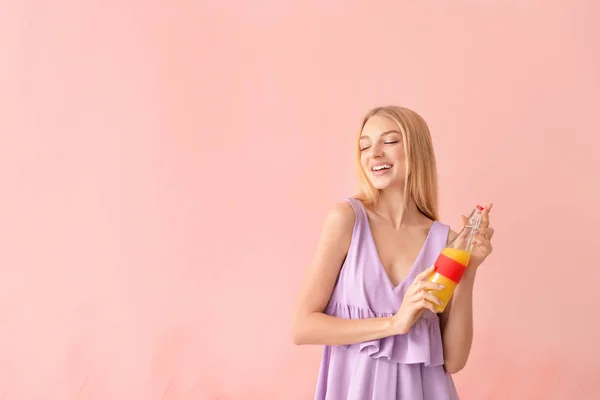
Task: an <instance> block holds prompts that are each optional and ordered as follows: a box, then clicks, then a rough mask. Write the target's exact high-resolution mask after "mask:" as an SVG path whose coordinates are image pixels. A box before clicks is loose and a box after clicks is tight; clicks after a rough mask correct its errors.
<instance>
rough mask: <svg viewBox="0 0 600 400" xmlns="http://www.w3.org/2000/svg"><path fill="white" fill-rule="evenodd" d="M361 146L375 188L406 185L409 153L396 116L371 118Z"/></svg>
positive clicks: (365, 167)
mask: <svg viewBox="0 0 600 400" xmlns="http://www.w3.org/2000/svg"><path fill="white" fill-rule="evenodd" d="M359 146H360V147H359V148H360V163H361V165H362V168H363V169H364V171H365V174H366V175H367V177H368V178H369V181H370V182H371V184H372V185H373V187H375V188H376V189H379V190H383V189H386V188H388V187H393V186H396V187H404V180H405V172H406V165H405V163H406V153H405V149H404V143H403V140H402V133H401V132H400V129H399V127H398V125H396V123H395V122H394V121H393V120H392V119H390V118H388V117H386V116H383V115H374V116H372V117H371V118H369V119H368V120H367V122H366V123H365V125H364V127H363V129H362V132H361V135H360V139H359Z"/></svg>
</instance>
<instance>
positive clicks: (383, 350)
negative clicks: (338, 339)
mask: <svg viewBox="0 0 600 400" xmlns="http://www.w3.org/2000/svg"><path fill="white" fill-rule="evenodd" d="M325 313H326V314H328V315H331V316H334V317H338V318H343V319H364V318H375V317H391V316H392V315H393V314H391V313H376V312H373V311H372V310H370V309H365V308H360V307H355V306H351V305H347V304H341V303H337V302H330V303H329V305H328V306H327V309H326V310H325ZM426 313H429V314H431V317H425V315H426V314H424V315H423V316H421V318H419V319H418V320H417V322H415V323H414V325H413V326H412V327H411V329H410V330H409V331H408V332H407V333H405V334H401V335H394V336H388V337H385V338H382V339H376V340H370V341H367V342H361V343H355V344H348V345H340V346H341V347H343V348H345V349H347V350H354V351H358V352H360V353H363V354H366V355H368V356H369V357H371V358H383V359H386V360H387V361H391V362H395V363H399V364H417V363H423V364H424V365H425V366H426V367H429V366H439V365H443V364H444V357H443V350H442V349H443V347H442V339H441V335H440V321H439V318H438V317H437V316H436V315H434V314H433V313H431V312H427V311H426Z"/></svg>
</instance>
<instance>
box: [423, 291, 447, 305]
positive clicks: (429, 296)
mask: <svg viewBox="0 0 600 400" xmlns="http://www.w3.org/2000/svg"><path fill="white" fill-rule="evenodd" d="M424 300H427V301H429V302H431V303H433V304H437V305H438V306H441V305H442V304H444V302H443V301H442V300H440V298H439V297H437V296H436V295H435V294H433V293H430V292H425V297H424Z"/></svg>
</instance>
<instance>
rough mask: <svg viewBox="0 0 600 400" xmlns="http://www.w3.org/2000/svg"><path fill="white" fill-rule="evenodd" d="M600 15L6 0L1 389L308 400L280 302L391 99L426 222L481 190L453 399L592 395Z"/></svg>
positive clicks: (511, 5)
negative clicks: (431, 167) (489, 245)
mask: <svg viewBox="0 0 600 400" xmlns="http://www.w3.org/2000/svg"><path fill="white" fill-rule="evenodd" d="M367 3H371V4H372V5H371V6H368V5H367ZM599 17H600V3H598V2H597V1H593V0H589V1H548V0H544V1H542V0H539V1H525V0H522V1H517V0H512V1H499V0H498V1H492V0H481V1H475V0H470V1H468V0H462V1H452V2H450V1H419V2H417V1H380V2H358V1H354V2H349V1H342V0H333V1H327V2H323V1H296V2H292V1H281V0H271V1H266V0H262V1H247V2H238V3H230V2H222V1H217V0H205V1H192V0H188V1H183V0H182V1H171V2H158V1H147V0H145V1H141V0H138V1H136V0H120V1H103V2H100V1H75V0H71V1H69V0H62V1H55V2H49V1H33V0H5V1H2V2H1V3H0V49H1V52H2V61H1V63H0V88H1V89H0V113H1V114H0V184H1V185H0V188H1V189H0V190H1V195H0V210H1V212H2V215H1V217H2V218H1V221H2V223H1V228H0V235H1V237H0V239H1V249H2V251H1V255H2V256H1V257H2V258H1V264H0V265H1V272H2V275H1V277H0V399H18V400H29V399H40V400H42V399H43V400H48V399H57V400H58V399H61V400H62V399H111V400H112V399H144V400H146V399H147V400H151V399H211V400H213V399H220V400H228V399H247V400H254V399H277V400H279V399H286V400H287V399H290V400H294V399H310V398H311V396H312V394H313V392H314V385H315V379H316V373H317V369H318V363H319V359H320V353H321V348H320V347H318V346H315V347H295V346H294V345H293V344H292V342H291V339H290V333H289V325H290V317H291V309H292V306H293V304H294V301H295V296H296V292H297V290H298V286H299V282H300V278H301V276H302V274H303V272H304V269H305V268H306V267H307V265H308V263H309V262H310V260H311V258H312V255H313V251H314V249H315V245H316V240H317V238H318V233H319V230H320V226H321V223H322V220H323V217H324V216H325V213H326V212H327V210H328V209H329V207H331V205H332V204H333V202H336V201H339V200H340V199H342V198H343V197H344V196H347V195H352V194H353V193H354V189H355V180H354V164H353V146H354V142H353V141H354V139H355V133H356V129H357V126H358V124H359V121H360V118H361V116H362V114H363V113H364V112H366V111H367V109H368V108H370V107H372V106H374V105H379V104H387V103H395V104H400V105H404V106H408V107H411V108H413V109H415V110H417V111H418V112H419V113H421V114H422V115H423V116H424V117H425V119H426V120H427V121H428V123H429V124H430V127H431V130H432V134H433V137H434V143H435V148H436V154H437V157H438V166H439V172H440V191H441V215H442V221H443V222H445V223H449V224H451V225H453V227H457V224H458V223H459V221H460V219H459V215H460V214H461V213H467V212H469V211H470V210H471V209H472V207H473V206H474V205H475V204H477V203H485V202H488V201H491V202H494V204H495V207H494V210H493V214H492V215H493V219H492V222H493V225H494V227H495V228H496V232H497V233H496V238H495V246H496V251H495V253H494V254H493V256H492V257H491V259H490V260H489V261H488V262H487V263H486V265H485V266H484V267H482V270H481V273H480V276H479V278H478V282H477V284H476V292H475V303H476V305H475V317H476V327H475V329H476V337H475V343H474V347H473V351H472V357H471V359H470V362H469V364H468V366H467V368H466V369H465V370H463V371H462V372H460V373H459V374H458V375H456V382H457V385H458V387H459V390H460V392H461V394H462V398H464V399H502V400H505V399H544V400H548V399H575V398H577V399H590V398H594V397H595V396H597V382H596V381H597V378H598V375H599V373H600V367H598V360H599V359H600V346H599V345H598V337H599V336H600V334H599V332H598V328H600V320H599V319H600V318H599V315H600V312H599V305H600V304H599V302H598V294H597V293H598V292H599V290H598V289H597V286H598V285H599V278H600V272H599V271H600V268H599V265H598V262H597V259H596V257H595V256H594V254H593V252H594V251H596V250H597V249H598V247H599V246H598V245H599V244H600V243H599V240H598V227H599V222H600V221H599V217H598V204H599V203H600V191H599V190H598V182H599V181H600V179H599V177H598V175H599V173H598V171H599V170H600V168H599V166H598V154H597V148H598V145H599V144H600V139H599V138H598V132H599V127H600V123H599V122H598V116H599V111H598V104H599V101H600V96H599V90H600V74H599V72H598V71H600V58H599V54H600V45H599V42H600V41H599V40H598V38H599V37H600V28H599V27H598V18H599Z"/></svg>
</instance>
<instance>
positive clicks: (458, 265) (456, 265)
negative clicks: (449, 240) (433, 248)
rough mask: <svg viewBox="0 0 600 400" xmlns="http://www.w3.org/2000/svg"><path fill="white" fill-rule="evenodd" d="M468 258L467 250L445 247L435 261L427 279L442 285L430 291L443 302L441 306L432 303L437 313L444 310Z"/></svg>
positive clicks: (467, 262) (469, 256)
mask: <svg viewBox="0 0 600 400" xmlns="http://www.w3.org/2000/svg"><path fill="white" fill-rule="evenodd" d="M470 258H471V253H470V252H469V251H466V250H460V249H452V248H448V247H446V248H445V249H444V250H442V253H441V254H440V255H439V257H438V259H437V260H436V261H435V264H434V265H435V270H434V272H433V273H432V274H431V275H430V276H429V278H427V281H429V282H435V283H439V284H441V285H443V286H444V288H443V289H441V290H434V291H432V293H433V294H434V295H435V296H437V298H439V299H440V300H441V301H442V303H443V304H442V305H441V306H440V305H437V304H434V307H435V309H436V311H437V312H438V313H441V312H444V310H445V309H446V305H447V304H448V302H449V301H450V299H451V298H452V295H453V294H454V290H455V289H456V286H457V285H458V283H459V282H460V279H461V278H462V275H463V273H464V270H465V269H466V268H467V265H468V264H469V259H470Z"/></svg>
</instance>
